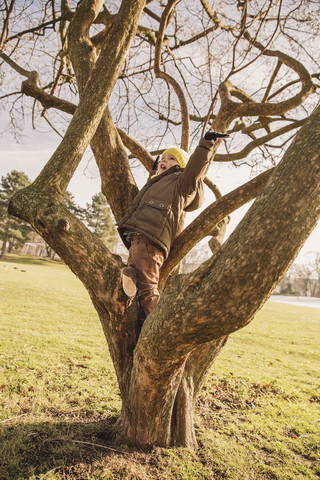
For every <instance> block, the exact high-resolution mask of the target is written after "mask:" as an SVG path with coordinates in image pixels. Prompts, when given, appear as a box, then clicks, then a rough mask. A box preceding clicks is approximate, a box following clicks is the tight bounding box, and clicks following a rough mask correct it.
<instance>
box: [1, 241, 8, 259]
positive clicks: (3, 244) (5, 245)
mask: <svg viewBox="0 0 320 480" xmlns="http://www.w3.org/2000/svg"><path fill="white" fill-rule="evenodd" d="M6 248H7V237H4V239H3V241H2V246H1V255H0V258H4V256H5V253H6Z"/></svg>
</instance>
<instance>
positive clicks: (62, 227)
mask: <svg viewBox="0 0 320 480" xmlns="http://www.w3.org/2000/svg"><path fill="white" fill-rule="evenodd" d="M69 229H70V223H69V222H68V220H66V219H65V218H61V219H60V220H58V230H59V231H60V232H67V231H68V230H69Z"/></svg>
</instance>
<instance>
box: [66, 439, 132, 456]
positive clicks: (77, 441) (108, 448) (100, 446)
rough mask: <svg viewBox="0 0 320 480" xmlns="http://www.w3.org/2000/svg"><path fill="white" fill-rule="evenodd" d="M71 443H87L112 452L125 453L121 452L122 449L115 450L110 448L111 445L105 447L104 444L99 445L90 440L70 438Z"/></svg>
mask: <svg viewBox="0 0 320 480" xmlns="http://www.w3.org/2000/svg"><path fill="white" fill-rule="evenodd" d="M71 441H72V443H80V444H83V445H89V446H91V447H99V448H104V449H106V450H111V451H112V452H117V453H126V452H123V451H122V450H117V449H116V448H112V447H107V446H106V445H99V444H98V443H91V442H83V441H81V440H71Z"/></svg>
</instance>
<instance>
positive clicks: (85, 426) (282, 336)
mask: <svg viewBox="0 0 320 480" xmlns="http://www.w3.org/2000/svg"><path fill="white" fill-rule="evenodd" d="M0 296H1V307H0V308H1V310H0V313H1V325H0V478H1V479H4V480H40V479H41V480H42V479H45V480H53V479H54V480H71V479H72V480H84V479H87V480H98V479H99V480H100V479H104V480H109V479H110V480H116V479H126V480H129V479H132V480H133V479H135V480H158V479H166V480H175V479H181V480H191V479H199V480H200V479H201V480H207V479H213V480H215V479H217V480H222V479H228V480H240V479H241V480H260V479H261V480H262V479H266V480H268V479H279V480H291V479H292V480H293V479H294V480H300V479H301V480H302V479H303V480H305V479H306V480H316V479H319V478H320V458H319V455H320V415H319V413H320V408H319V404H320V392H319V367H320V348H319V343H320V340H319V339H320V318H319V317H320V315H319V310H318V309H315V308H308V307H301V306H297V307H296V306H288V305H285V304H278V303H271V302H268V303H267V304H266V305H265V306H264V308H263V309H262V310H261V311H260V312H259V313H258V315H257V316H256V318H255V320H254V321H253V322H252V323H251V324H250V325H248V326H247V327H246V328H244V329H243V330H241V331H239V332H237V333H235V334H234V335H232V336H231V337H230V339H229V341H228V343H227V345H226V346H225V348H224V349H223V351H222V353H221V354H220V356H219V358H218V360H217V361H216V363H215V365H214V368H213V371H212V372H211V374H210V375H209V377H208V379H207V381H206V383H205V386H204V389H203V391H202V393H201V396H200V398H199V401H198V409H197V417H196V429H197V436H198V441H199V449H198V450H197V451H196V452H190V451H188V450H187V449H182V448H172V449H161V448H154V449H153V450H152V451H151V452H150V453H144V452H140V451H138V450H132V449H128V448H127V447H126V446H124V445H123V446H115V445H113V444H112V441H111V437H110V431H111V427H112V424H113V422H114V421H115V419H116V417H117V415H118V414H119V411H120V405H121V404H120V397H119V393H118V388H117V384H116V380H115V375H114V370H113V366H112V362H111V360H110V357H109V353H108V350H107V346H106V341H105V339H104V335H103V333H102V328H101V326H100V323H99V320H98V318H97V314H96V312H95V310H94V308H93V307H92V304H91V302H90V299H89V296H88V294H87V292H86V290H85V289H84V287H83V286H82V284H81V283H80V281H79V280H78V279H77V278H76V277H75V276H74V275H73V274H72V273H71V272H70V271H69V270H68V269H67V268H66V267H65V266H64V265H62V264H59V263H56V262H52V261H48V260H39V259H34V258H31V257H29V258H28V257H15V256H8V257H7V258H6V260H5V261H4V262H1V263H0Z"/></svg>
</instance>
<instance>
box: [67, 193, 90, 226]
mask: <svg viewBox="0 0 320 480" xmlns="http://www.w3.org/2000/svg"><path fill="white" fill-rule="evenodd" d="M63 198H64V203H65V205H66V207H67V208H68V209H69V210H70V212H72V213H73V214H74V215H75V216H76V217H78V218H79V219H80V220H84V219H85V218H86V210H85V209H84V208H82V207H80V206H79V205H77V204H76V202H75V200H74V195H72V193H70V192H68V190H67V191H66V192H65V194H64V197H63Z"/></svg>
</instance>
